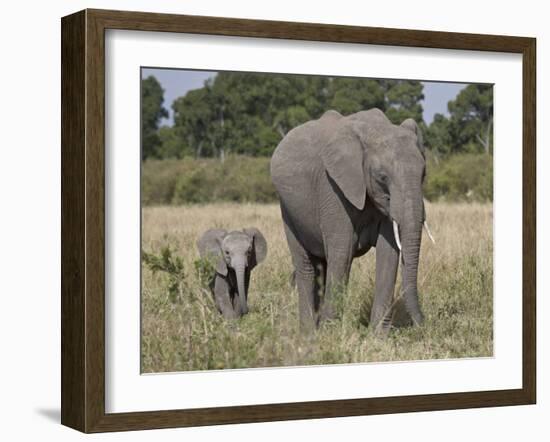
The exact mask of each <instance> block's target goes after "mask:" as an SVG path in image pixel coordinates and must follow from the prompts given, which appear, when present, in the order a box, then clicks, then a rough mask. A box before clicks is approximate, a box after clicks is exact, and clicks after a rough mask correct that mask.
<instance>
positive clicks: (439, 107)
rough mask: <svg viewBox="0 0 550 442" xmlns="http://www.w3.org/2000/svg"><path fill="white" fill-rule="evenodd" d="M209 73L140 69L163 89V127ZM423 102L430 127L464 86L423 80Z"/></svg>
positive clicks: (201, 84) (425, 116)
mask: <svg viewBox="0 0 550 442" xmlns="http://www.w3.org/2000/svg"><path fill="white" fill-rule="evenodd" d="M215 74H216V73H215V72H212V71H188V70H184V69H151V68H144V69H142V72H141V76H142V78H147V77H148V76H149V75H154V76H155V77H156V78H157V80H158V81H159V82H160V84H161V86H162V88H163V89H164V107H165V108H166V110H168V113H169V117H168V118H167V119H163V121H162V122H161V124H162V125H170V126H171V125H172V124H173V121H174V114H173V112H172V102H173V101H174V100H175V99H176V98H178V97H181V96H182V95H185V94H186V93H187V91H189V90H192V89H198V88H201V87H202V86H203V83H204V81H205V80H206V79H208V78H211V77H213V76H214V75H215ZM422 83H423V84H424V100H423V102H422V107H423V108H424V115H423V117H424V121H425V122H426V123H427V124H430V123H431V122H432V121H433V117H434V115H435V114H436V113H440V114H444V115H448V112H447V103H448V102H449V101H450V100H453V99H454V98H455V97H456V95H457V94H458V92H460V91H461V90H462V89H463V88H464V87H466V86H467V84H465V83H449V82H437V81H423V82H422Z"/></svg>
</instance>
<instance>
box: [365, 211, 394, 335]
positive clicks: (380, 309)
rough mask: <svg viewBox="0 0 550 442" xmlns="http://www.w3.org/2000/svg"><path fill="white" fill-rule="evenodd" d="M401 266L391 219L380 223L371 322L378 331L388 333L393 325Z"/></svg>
mask: <svg viewBox="0 0 550 442" xmlns="http://www.w3.org/2000/svg"><path fill="white" fill-rule="evenodd" d="M398 266H399V249H398V248H397V244H396V243H395V239H394V235H393V230H392V224H391V222H390V221H386V220H384V221H382V222H381V223H380V231H379V233H378V239H377V241H376V288H375V291H374V302H373V305H372V310H371V315H370V323H371V326H372V327H373V328H374V330H375V331H376V332H377V333H381V334H386V333H387V332H388V331H389V328H390V326H391V318H392V303H393V294H394V290H395V279H396V276H397V268H398Z"/></svg>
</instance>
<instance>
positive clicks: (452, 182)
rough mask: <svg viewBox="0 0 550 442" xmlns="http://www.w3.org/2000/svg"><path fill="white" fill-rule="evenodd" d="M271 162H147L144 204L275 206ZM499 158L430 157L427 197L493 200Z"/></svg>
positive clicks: (230, 159) (259, 159) (246, 159)
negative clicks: (270, 170) (249, 204)
mask: <svg viewBox="0 0 550 442" xmlns="http://www.w3.org/2000/svg"><path fill="white" fill-rule="evenodd" d="M269 160H270V159H269V158H268V157H250V156H239V155H228V156H227V157H226V159H225V161H223V162H222V161H220V160H219V159H218V158H200V159H195V158H191V157H185V158H183V159H181V160H176V159H172V160H147V161H145V162H143V163H142V179H141V182H142V184H141V189H142V193H141V195H142V202H143V204H144V205H146V206H150V205H167V204H174V205H180V204H204V203H214V202H223V201H228V202H238V203H272V202H276V201H277V193H276V192H275V188H274V187H273V184H272V183H271V177H270V175H269ZM492 160H493V157H492V156H491V155H487V154H474V153H468V154H458V155H451V156H449V157H447V158H444V159H441V160H439V161H436V160H435V158H434V157H432V156H431V155H430V153H429V152H428V165H427V176H426V181H425V183H424V196H425V197H426V198H427V199H428V200H430V201H434V200H442V201H479V202H483V201H491V200H492V199H493V164H492Z"/></svg>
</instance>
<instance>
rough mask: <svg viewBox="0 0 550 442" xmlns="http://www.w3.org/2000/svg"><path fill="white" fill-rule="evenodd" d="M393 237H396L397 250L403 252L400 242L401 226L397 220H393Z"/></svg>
mask: <svg viewBox="0 0 550 442" xmlns="http://www.w3.org/2000/svg"><path fill="white" fill-rule="evenodd" d="M393 236H395V242H396V244H397V248H398V249H399V251H400V252H401V241H400V240H399V225H398V224H397V221H395V220H393Z"/></svg>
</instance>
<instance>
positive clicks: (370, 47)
mask: <svg viewBox="0 0 550 442" xmlns="http://www.w3.org/2000/svg"><path fill="white" fill-rule="evenodd" d="M61 25H62V26H61V28H62V177H61V180H62V181H61V182H62V275H61V276H62V306H61V309H62V310H61V313H62V315H61V316H62V340H61V346H62V409H61V419H62V423H63V424H64V425H67V426H70V427H72V428H75V429H78V430H80V431H83V432H103V431H122V430H139V429H149V428H168V427H183V426H196V425H214V424H228V423H240V422H243V423H244V422H261V421H276V420H288V419H310V418H325V417H338V416H354V415H369V414H381V413H401V412H412V411H429V410H445V409H458V408H473V407H490V406H505V405H526V404H534V403H535V400H536V346H535V330H536V323H535V281H536V273H535V269H536V246H535V240H536V233H535V232H536V219H535V214H536V206H535V204H536V203H535V201H536V190H535V182H536V176H535V172H536V158H535V143H536V140H535V132H536V131H535V72H536V63H535V52H536V46H535V39H533V38H526V37H511V36H496V35H474V34H458V33H448V32H433V31H419V30H405V29H385V28H369V27H350V26H340V25H326V24H323V25H321V24H312V23H290V22H275V21H260V20H241V19H233V18H231V19H230V18H217V17H199V16H184V15H168V14H153V13H141V12H123V11H105V10H85V11H81V12H77V13H75V14H73V15H70V16H67V17H64V18H63V19H62V22H61Z"/></svg>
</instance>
